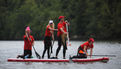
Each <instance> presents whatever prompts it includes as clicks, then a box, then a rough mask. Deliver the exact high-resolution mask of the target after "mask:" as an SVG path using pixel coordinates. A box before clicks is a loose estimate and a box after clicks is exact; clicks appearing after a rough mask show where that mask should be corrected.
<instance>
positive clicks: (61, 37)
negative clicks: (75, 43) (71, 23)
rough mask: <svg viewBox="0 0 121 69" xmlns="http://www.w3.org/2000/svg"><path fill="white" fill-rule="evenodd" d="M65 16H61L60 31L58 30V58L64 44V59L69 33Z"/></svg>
mask: <svg viewBox="0 0 121 69" xmlns="http://www.w3.org/2000/svg"><path fill="white" fill-rule="evenodd" d="M64 18H65V17H64V16H60V17H59V21H60V22H59V23H58V26H57V27H58V32H57V37H58V48H57V50H56V58H58V53H59V51H60V49H61V45H63V59H65V55H66V50H67V45H66V35H67V34H68V33H67V31H66V28H65V27H66V25H65V24H66V23H65V22H64Z"/></svg>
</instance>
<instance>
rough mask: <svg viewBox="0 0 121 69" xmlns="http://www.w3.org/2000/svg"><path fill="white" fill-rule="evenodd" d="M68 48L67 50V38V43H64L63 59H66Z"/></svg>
mask: <svg viewBox="0 0 121 69" xmlns="http://www.w3.org/2000/svg"><path fill="white" fill-rule="evenodd" d="M66 50H67V45H66V40H65V44H63V59H65V55H66Z"/></svg>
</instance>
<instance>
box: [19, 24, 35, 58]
mask: <svg viewBox="0 0 121 69" xmlns="http://www.w3.org/2000/svg"><path fill="white" fill-rule="evenodd" d="M30 33H31V30H30V27H29V26H27V27H26V29H25V35H24V37H23V38H24V54H23V55H18V56H17V58H19V57H20V58H23V59H25V58H31V56H32V46H33V45H34V37H33V36H32V35H31V34H30Z"/></svg>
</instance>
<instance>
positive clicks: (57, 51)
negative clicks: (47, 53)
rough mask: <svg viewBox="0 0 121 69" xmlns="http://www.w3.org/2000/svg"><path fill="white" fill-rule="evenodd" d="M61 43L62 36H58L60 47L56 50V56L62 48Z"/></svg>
mask: <svg viewBox="0 0 121 69" xmlns="http://www.w3.org/2000/svg"><path fill="white" fill-rule="evenodd" d="M61 44H62V41H61V37H58V48H57V50H56V57H58V53H59V51H60V49H61Z"/></svg>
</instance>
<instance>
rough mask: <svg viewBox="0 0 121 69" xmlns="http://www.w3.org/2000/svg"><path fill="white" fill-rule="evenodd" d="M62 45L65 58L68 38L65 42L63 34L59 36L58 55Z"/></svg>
mask: <svg viewBox="0 0 121 69" xmlns="http://www.w3.org/2000/svg"><path fill="white" fill-rule="evenodd" d="M61 45H63V58H65V55H66V50H67V44H66V39H65V44H64V43H63V41H62V38H61V36H59V37H58V48H57V50H56V56H58V53H59V51H60V49H61Z"/></svg>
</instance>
